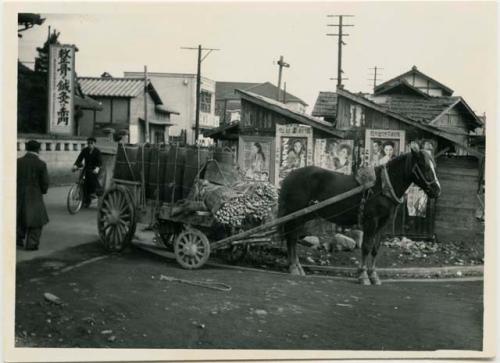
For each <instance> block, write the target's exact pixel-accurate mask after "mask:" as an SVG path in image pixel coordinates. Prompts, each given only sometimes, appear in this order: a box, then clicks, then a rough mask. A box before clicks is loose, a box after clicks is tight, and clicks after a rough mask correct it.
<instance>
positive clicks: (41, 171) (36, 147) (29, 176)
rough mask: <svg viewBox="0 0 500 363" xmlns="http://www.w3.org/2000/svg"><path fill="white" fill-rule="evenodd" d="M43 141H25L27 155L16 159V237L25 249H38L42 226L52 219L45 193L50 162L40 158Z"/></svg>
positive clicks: (19, 244)
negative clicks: (44, 197)
mask: <svg viewBox="0 0 500 363" xmlns="http://www.w3.org/2000/svg"><path fill="white" fill-rule="evenodd" d="M39 151H40V143H38V142H37V141H34V140H30V141H28V142H27V143H26V155H24V156H23V157H21V158H18V159H17V236H16V243H17V245H18V246H23V245H24V243H25V242H26V246H25V248H26V250H37V249H38V245H39V244H40V236H41V235H42V227H43V226H44V225H45V224H47V223H48V222H49V217H48V215H47V210H46V209H45V204H44V202H43V194H46V193H47V189H48V188H49V175H48V172H47V164H45V162H44V161H42V160H40V159H39V158H38V153H39Z"/></svg>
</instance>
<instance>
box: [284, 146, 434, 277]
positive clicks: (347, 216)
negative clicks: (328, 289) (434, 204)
mask: <svg viewBox="0 0 500 363" xmlns="http://www.w3.org/2000/svg"><path fill="white" fill-rule="evenodd" d="M375 175H376V181H375V185H374V186H373V187H372V188H371V191H370V192H369V193H368V194H366V193H363V194H361V193H360V194H356V195H354V196H351V197H348V198H346V199H344V200H341V201H339V202H337V203H334V204H331V205H328V206H325V207H324V208H321V209H320V210H319V211H317V212H316V213H314V214H309V215H305V216H303V217H300V218H299V219H294V220H292V221H289V222H287V223H285V224H284V225H283V226H282V228H281V231H280V232H281V234H282V237H284V238H285V239H286V241H287V253H288V263H289V268H290V272H291V273H292V274H298V275H305V273H304V270H303V269H302V266H301V265H300V263H299V259H298V256H297V242H298V240H299V238H302V237H304V234H303V233H304V232H303V227H304V224H305V222H307V221H308V220H311V219H315V218H317V217H321V218H324V219H326V220H328V221H330V222H333V223H335V224H338V225H342V226H353V225H356V224H358V222H359V219H361V221H362V227H363V244H362V247H361V264H360V268H359V275H358V280H359V282H360V283H361V284H363V285H370V284H374V285H380V284H381V282H380V279H379V277H378V275H377V272H376V268H375V261H376V257H377V254H378V250H379V248H380V243H381V238H380V233H379V232H380V231H381V230H382V228H383V227H384V226H385V225H386V224H387V223H388V221H389V220H390V217H391V215H392V214H393V213H394V210H395V208H396V206H397V205H398V204H400V203H402V202H403V196H404V194H405V192H406V190H407V189H408V187H409V186H410V185H411V184H412V183H415V184H416V185H418V186H419V187H420V188H422V189H423V190H424V192H425V193H426V194H427V195H428V196H429V197H430V198H437V197H439V195H440V193H441V185H440V184H439V180H438V178H437V175H436V171H435V165H434V160H433V159H432V157H431V156H430V155H429V154H428V153H427V152H425V151H421V150H419V149H418V147H412V149H411V152H409V153H406V154H403V155H401V156H398V157H396V158H395V159H392V160H391V161H389V162H388V163H387V164H386V165H384V166H379V167H376V168H375ZM358 186H359V184H358V182H357V181H356V179H355V178H354V176H353V175H344V174H339V173H336V172H333V171H329V170H326V169H322V168H319V167H316V166H308V167H305V168H300V169H296V170H294V171H292V172H291V173H290V174H289V175H288V176H287V177H286V178H285V179H284V180H283V184H282V186H281V191H280V195H279V207H278V216H279V217H283V216H285V215H288V214H290V213H293V212H295V211H297V210H300V209H303V208H306V207H307V206H309V205H311V204H313V203H315V202H318V201H322V200H326V199H328V198H330V197H333V196H336V195H339V194H342V193H345V192H347V191H349V190H351V189H353V188H356V187H358ZM364 196H365V201H364V203H362V200H363V197H364ZM362 204H364V205H363V208H362V209H361V210H362V213H361V215H360V214H359V211H360V206H361V205H362ZM360 217H361V218H360ZM369 255H371V259H370V261H369Z"/></svg>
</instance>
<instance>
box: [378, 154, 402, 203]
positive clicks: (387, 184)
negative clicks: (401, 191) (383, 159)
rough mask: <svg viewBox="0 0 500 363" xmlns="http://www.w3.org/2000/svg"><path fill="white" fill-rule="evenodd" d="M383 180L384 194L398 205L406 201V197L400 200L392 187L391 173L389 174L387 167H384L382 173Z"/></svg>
mask: <svg viewBox="0 0 500 363" xmlns="http://www.w3.org/2000/svg"><path fill="white" fill-rule="evenodd" d="M380 176H381V179H382V194H383V195H385V196H386V197H388V198H389V199H391V200H393V201H394V202H396V203H397V204H401V203H403V201H404V197H403V196H401V198H398V196H397V195H396V192H395V191H394V187H393V186H392V183H391V179H390V178H389V173H388V172H387V167H386V166H385V164H384V165H382V171H381V173H380Z"/></svg>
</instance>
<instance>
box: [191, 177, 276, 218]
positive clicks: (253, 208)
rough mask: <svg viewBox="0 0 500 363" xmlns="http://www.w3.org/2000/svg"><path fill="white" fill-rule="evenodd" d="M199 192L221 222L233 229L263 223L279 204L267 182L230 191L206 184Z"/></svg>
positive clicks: (242, 185) (272, 188) (233, 187)
mask: <svg viewBox="0 0 500 363" xmlns="http://www.w3.org/2000/svg"><path fill="white" fill-rule="evenodd" d="M198 188H199V197H201V199H202V200H203V201H204V202H205V205H206V206H207V208H208V209H209V210H210V211H211V212H212V214H213V215H214V217H215V219H216V220H217V222H219V223H221V224H225V225H229V226H232V227H243V226H249V225H255V224H258V223H261V222H262V221H263V220H265V219H266V218H267V217H268V216H269V215H270V214H271V211H272V208H273V207H274V206H275V205H276V203H277V201H278V193H277V191H276V189H275V187H274V186H273V185H272V184H270V183H267V182H248V181H246V182H240V183H235V184H233V185H232V186H231V187H227V186H223V185H214V184H212V183H208V182H207V181H202V182H201V184H200V185H199V186H198Z"/></svg>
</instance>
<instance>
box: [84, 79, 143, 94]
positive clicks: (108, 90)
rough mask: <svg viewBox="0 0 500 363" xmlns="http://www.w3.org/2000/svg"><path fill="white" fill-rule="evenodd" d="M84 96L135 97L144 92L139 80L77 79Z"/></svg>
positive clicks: (141, 81)
mask: <svg viewBox="0 0 500 363" xmlns="http://www.w3.org/2000/svg"><path fill="white" fill-rule="evenodd" d="M78 81H79V82H80V85H81V87H82V91H83V93H84V94H86V95H89V96H105V97H136V96H137V95H138V94H140V93H141V92H143V91H144V80H143V79H140V78H100V77H78Z"/></svg>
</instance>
